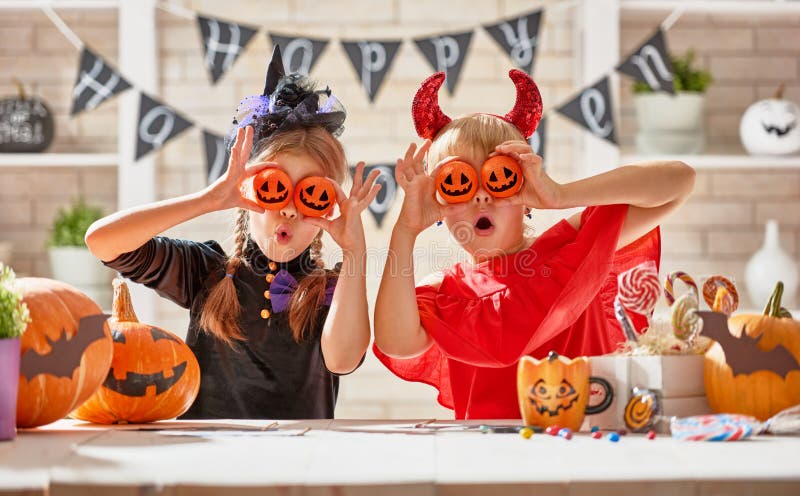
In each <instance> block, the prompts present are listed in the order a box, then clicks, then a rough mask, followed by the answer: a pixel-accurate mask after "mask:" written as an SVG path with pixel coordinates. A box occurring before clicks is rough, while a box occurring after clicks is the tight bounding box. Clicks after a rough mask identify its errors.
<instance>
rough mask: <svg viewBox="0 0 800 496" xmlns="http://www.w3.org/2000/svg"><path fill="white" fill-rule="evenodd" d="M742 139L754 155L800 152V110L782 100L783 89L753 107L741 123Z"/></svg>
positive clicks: (793, 104) (791, 103)
mask: <svg viewBox="0 0 800 496" xmlns="http://www.w3.org/2000/svg"><path fill="white" fill-rule="evenodd" d="M739 136H740V138H741V140H742V145H744V148H745V150H747V152H748V153H750V154H751V155H790V154H792V153H796V152H797V151H800V107H798V106H797V104H795V103H794V102H791V101H789V100H784V99H783V86H781V87H780V88H778V91H777V92H776V93H775V96H774V97H773V98H769V99H767V100H761V101H758V102H756V103H754V104H752V105H750V106H749V107H748V108H747V110H746V111H745V113H744V115H743V116H742V121H741V123H740V124H739Z"/></svg>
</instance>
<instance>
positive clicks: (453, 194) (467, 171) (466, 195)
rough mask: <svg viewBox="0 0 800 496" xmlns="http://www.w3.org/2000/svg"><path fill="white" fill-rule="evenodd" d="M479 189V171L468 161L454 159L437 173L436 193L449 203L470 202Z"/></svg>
mask: <svg viewBox="0 0 800 496" xmlns="http://www.w3.org/2000/svg"><path fill="white" fill-rule="evenodd" d="M477 190H478V173H477V172H475V168H474V167H472V166H471V165H469V164H468V163H466V162H462V161H460V160H453V161H452V162H448V163H446V164H444V165H442V166H441V167H439V170H438V171H437V173H436V193H437V194H438V195H439V196H440V197H441V198H442V200H444V201H445V202H447V203H464V202H468V201H470V200H471V199H472V197H473V196H475V192H476V191H477Z"/></svg>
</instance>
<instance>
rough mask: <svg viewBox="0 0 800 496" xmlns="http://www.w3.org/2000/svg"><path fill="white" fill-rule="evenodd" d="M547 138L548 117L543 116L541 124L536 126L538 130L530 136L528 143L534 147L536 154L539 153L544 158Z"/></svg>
mask: <svg viewBox="0 0 800 496" xmlns="http://www.w3.org/2000/svg"><path fill="white" fill-rule="evenodd" d="M546 139H547V117H542V120H540V121H539V125H538V126H537V127H536V131H534V133H533V134H532V135H531V137H530V138H528V144H529V145H530V146H531V149H533V151H534V153H536V155H539V156H540V157H542V159H544V152H545V144H546Z"/></svg>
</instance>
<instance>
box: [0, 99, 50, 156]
mask: <svg viewBox="0 0 800 496" xmlns="http://www.w3.org/2000/svg"><path fill="white" fill-rule="evenodd" d="M17 88H18V90H19V94H18V95H17V96H15V97H8V98H4V99H2V100H0V153H32V152H43V151H45V150H46V149H47V147H48V146H50V143H52V142H53V134H54V130H55V126H54V124H53V113H52V112H51V111H50V108H49V107H48V106H47V104H45V103H44V101H42V100H40V99H39V98H36V97H28V96H26V95H25V90H24V89H23V88H22V85H21V84H19V83H17Z"/></svg>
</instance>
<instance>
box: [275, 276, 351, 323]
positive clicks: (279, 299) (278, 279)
mask: <svg viewBox="0 0 800 496" xmlns="http://www.w3.org/2000/svg"><path fill="white" fill-rule="evenodd" d="M296 289H297V279H295V278H294V276H293V275H291V274H290V273H289V272H287V271H286V270H284V269H281V270H280V271H278V273H277V274H275V278H274V279H273V280H272V282H271V283H270V285H269V301H270V302H272V310H273V311H275V312H277V313H281V312H283V311H284V310H286V309H287V308H288V307H289V302H290V301H291V299H292V294H293V293H294V291H295V290H296ZM335 289H336V279H330V280H329V281H328V285H327V286H326V287H325V301H323V302H322V304H323V305H325V306H326V307H328V306H330V305H331V300H333V291H334V290H335Z"/></svg>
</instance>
